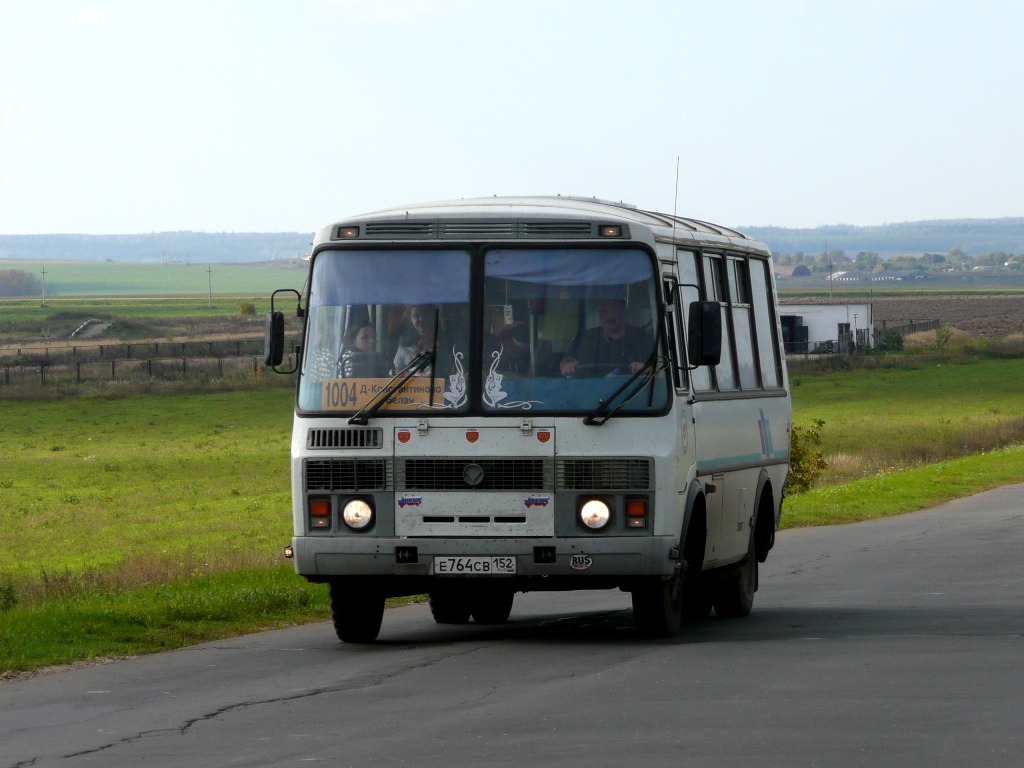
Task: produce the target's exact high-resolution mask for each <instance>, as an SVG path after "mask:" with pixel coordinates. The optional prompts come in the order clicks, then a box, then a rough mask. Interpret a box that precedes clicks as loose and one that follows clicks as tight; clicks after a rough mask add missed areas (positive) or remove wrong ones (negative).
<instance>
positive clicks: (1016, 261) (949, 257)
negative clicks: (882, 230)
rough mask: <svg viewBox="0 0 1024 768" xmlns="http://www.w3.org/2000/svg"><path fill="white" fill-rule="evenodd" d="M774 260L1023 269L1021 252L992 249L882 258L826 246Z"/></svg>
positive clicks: (867, 268) (824, 265)
mask: <svg viewBox="0 0 1024 768" xmlns="http://www.w3.org/2000/svg"><path fill="white" fill-rule="evenodd" d="M774 260H775V263H776V264H780V265H783V266H805V267H807V269H809V270H810V271H811V272H812V273H815V274H825V275H827V274H829V272H832V273H835V272H843V271H850V272H862V273H867V274H881V273H884V272H920V273H922V274H924V273H963V272H971V271H976V270H1004V271H1008V272H1021V271H1024V255H1021V254H1014V253H1005V252H1003V251H996V252H994V253H983V254H980V255H978V256H972V255H970V254H968V253H964V252H963V251H962V250H960V249H959V248H952V249H950V250H949V252H948V253H923V254H920V255H912V254H903V255H901V256H893V257H890V258H883V257H882V256H880V255H879V254H877V253H875V252H873V251H860V252H859V253H857V255H856V256H849V255H848V254H847V253H846V252H845V251H843V250H842V249H841V248H830V249H829V250H828V251H824V250H823V251H820V252H818V253H814V254H807V253H802V252H799V251H798V252H797V253H794V254H783V255H781V256H780V255H776V256H775V257H774Z"/></svg>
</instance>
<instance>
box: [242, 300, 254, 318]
mask: <svg viewBox="0 0 1024 768" xmlns="http://www.w3.org/2000/svg"><path fill="white" fill-rule="evenodd" d="M238 314H240V315H255V314H256V305H255V304H253V303H252V302H251V301H240V302H238Z"/></svg>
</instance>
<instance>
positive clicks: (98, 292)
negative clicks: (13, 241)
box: [0, 260, 309, 303]
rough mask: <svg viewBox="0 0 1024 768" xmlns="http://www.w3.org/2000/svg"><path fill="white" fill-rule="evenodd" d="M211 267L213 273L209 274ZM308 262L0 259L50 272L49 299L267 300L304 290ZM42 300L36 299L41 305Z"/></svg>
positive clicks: (5, 265)
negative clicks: (280, 291) (285, 291)
mask: <svg viewBox="0 0 1024 768" xmlns="http://www.w3.org/2000/svg"><path fill="white" fill-rule="evenodd" d="M208 267H209V269H210V271H209V272H207V268H208ZM308 267H309V265H308V263H307V262H304V261H298V260H296V261H295V262H294V263H289V265H288V266H267V265H265V264H213V265H206V264H189V265H186V264H137V263H133V262H108V261H45V262H44V261H22V260H0V269H18V270H21V271H24V272H28V273H30V274H32V275H35V276H39V275H40V273H41V271H42V270H43V269H44V268H45V269H46V299H47V301H51V300H54V299H58V298H68V297H76V296H177V295H183V294H189V295H198V296H207V295H209V293H210V291H211V289H212V292H213V293H214V295H217V294H242V295H253V296H269V295H270V292H271V291H273V290H275V289H277V288H294V289H296V290H298V289H301V288H302V284H303V281H304V280H305V277H306V270H307V269H308ZM41 298H42V292H41V291H40V295H39V296H35V297H33V299H34V300H35V301H36V302H37V303H38V302H39V301H40V300H41Z"/></svg>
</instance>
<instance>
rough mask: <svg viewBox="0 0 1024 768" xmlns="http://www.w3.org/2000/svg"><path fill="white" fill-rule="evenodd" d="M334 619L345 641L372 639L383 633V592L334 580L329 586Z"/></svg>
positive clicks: (364, 641) (342, 639)
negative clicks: (381, 631) (381, 629)
mask: <svg viewBox="0 0 1024 768" xmlns="http://www.w3.org/2000/svg"><path fill="white" fill-rule="evenodd" d="M328 590H329V594H330V601H331V623H332V624H333V625H334V632H335V634H337V635H338V639H339V640H341V641H342V642H343V643H372V642H373V641H374V640H376V639H377V635H379V634H380V625H381V621H382V620H383V618H384V596H383V595H381V594H380V593H378V592H376V591H374V590H372V589H366V588H365V587H362V586H360V585H358V584H353V583H348V582H345V581H332V582H331V583H330V584H329V586H328Z"/></svg>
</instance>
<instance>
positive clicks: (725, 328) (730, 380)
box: [704, 254, 737, 390]
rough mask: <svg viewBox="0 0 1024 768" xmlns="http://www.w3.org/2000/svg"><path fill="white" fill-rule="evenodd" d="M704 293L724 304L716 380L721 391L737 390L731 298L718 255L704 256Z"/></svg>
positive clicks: (720, 258) (709, 298) (712, 299)
mask: <svg viewBox="0 0 1024 768" xmlns="http://www.w3.org/2000/svg"><path fill="white" fill-rule="evenodd" d="M704 280H705V282H704V291H705V294H706V296H707V301H717V302H720V303H721V304H722V360H721V362H720V363H719V364H718V365H716V366H715V379H716V381H717V382H718V389H719V390H730V389H736V388H737V385H736V364H735V360H734V346H733V343H732V330H731V323H730V320H731V318H730V317H729V296H728V292H727V286H726V279H725V265H724V264H723V259H722V257H721V256H719V255H718V254H704Z"/></svg>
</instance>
